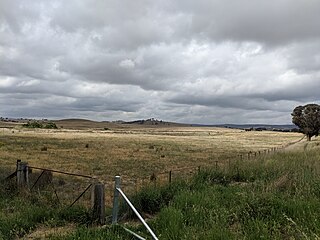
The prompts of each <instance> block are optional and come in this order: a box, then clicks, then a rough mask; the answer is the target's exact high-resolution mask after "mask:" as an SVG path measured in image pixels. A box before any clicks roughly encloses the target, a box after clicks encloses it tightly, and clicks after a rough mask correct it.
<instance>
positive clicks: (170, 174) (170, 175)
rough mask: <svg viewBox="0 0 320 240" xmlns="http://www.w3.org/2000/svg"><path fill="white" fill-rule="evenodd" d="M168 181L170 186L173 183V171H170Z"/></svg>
mask: <svg viewBox="0 0 320 240" xmlns="http://www.w3.org/2000/svg"><path fill="white" fill-rule="evenodd" d="M168 180H169V184H170V183H171V181H172V171H171V170H170V171H169V178H168Z"/></svg>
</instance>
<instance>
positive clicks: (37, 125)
mask: <svg viewBox="0 0 320 240" xmlns="http://www.w3.org/2000/svg"><path fill="white" fill-rule="evenodd" d="M22 126H23V127H26V128H42V127H43V125H42V124H41V123H39V122H37V121H33V122H28V123H26V124H23V125H22Z"/></svg>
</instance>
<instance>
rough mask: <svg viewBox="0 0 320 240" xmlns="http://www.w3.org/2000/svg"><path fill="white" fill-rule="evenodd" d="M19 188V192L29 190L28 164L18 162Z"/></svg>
mask: <svg viewBox="0 0 320 240" xmlns="http://www.w3.org/2000/svg"><path fill="white" fill-rule="evenodd" d="M17 186H18V189H19V190H22V189H25V190H27V189H28V188H29V171H28V163H26V162H21V160H18V161H17Z"/></svg>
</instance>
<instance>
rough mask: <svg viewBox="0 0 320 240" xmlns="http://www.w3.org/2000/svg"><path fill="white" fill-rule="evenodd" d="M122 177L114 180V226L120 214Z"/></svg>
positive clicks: (116, 177)
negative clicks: (119, 190)
mask: <svg viewBox="0 0 320 240" xmlns="http://www.w3.org/2000/svg"><path fill="white" fill-rule="evenodd" d="M120 182H121V179H120V176H115V178H114V193H113V208H112V224H117V222H118V213H119V195H120V194H119V192H118V189H119V188H120Z"/></svg>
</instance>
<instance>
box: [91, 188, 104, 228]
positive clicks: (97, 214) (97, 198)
mask: <svg viewBox="0 0 320 240" xmlns="http://www.w3.org/2000/svg"><path fill="white" fill-rule="evenodd" d="M91 193H92V194H91V200H92V210H93V219H95V220H98V222H99V224H101V225H104V224H105V193H104V184H102V183H101V182H96V183H94V184H93V187H92V192H91Z"/></svg>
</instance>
